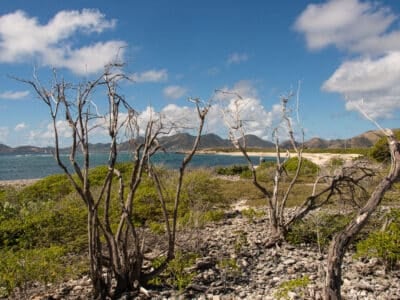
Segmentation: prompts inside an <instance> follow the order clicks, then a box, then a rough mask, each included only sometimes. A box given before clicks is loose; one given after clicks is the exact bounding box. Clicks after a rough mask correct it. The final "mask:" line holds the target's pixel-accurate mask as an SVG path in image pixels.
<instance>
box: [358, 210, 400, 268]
mask: <svg viewBox="0 0 400 300" xmlns="http://www.w3.org/2000/svg"><path fill="white" fill-rule="evenodd" d="M387 218H388V220H389V221H390V224H389V225H388V226H387V228H385V230H375V231H373V232H371V233H370V234H369V236H368V237H367V238H366V239H365V240H362V241H360V242H359V243H357V253H356V257H375V258H378V259H379V260H381V261H382V262H383V263H384V264H385V267H386V268H387V269H389V270H392V269H394V268H395V266H396V264H397V262H398V261H400V248H399V245H400V210H398V209H393V210H392V211H391V212H390V213H389V214H388V215H387Z"/></svg>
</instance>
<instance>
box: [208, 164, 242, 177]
mask: <svg viewBox="0 0 400 300" xmlns="http://www.w3.org/2000/svg"><path fill="white" fill-rule="evenodd" d="M215 171H216V173H217V174H218V175H227V176H234V175H241V174H242V173H243V172H248V171H250V169H249V167H248V166H246V165H244V166H240V165H233V166H229V167H217V168H216V170H215Z"/></svg>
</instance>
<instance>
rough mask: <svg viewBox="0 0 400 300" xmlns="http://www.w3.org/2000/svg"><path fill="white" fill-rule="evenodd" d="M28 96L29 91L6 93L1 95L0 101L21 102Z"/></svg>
mask: <svg viewBox="0 0 400 300" xmlns="http://www.w3.org/2000/svg"><path fill="white" fill-rule="evenodd" d="M28 95H29V91H6V92H3V93H0V99H7V100H19V99H23V98H26V97H27V96H28Z"/></svg>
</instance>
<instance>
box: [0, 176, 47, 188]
mask: <svg viewBox="0 0 400 300" xmlns="http://www.w3.org/2000/svg"><path fill="white" fill-rule="evenodd" d="M38 180H39V179H38V178H36V179H15V180H0V187H1V186H13V187H24V186H27V185H31V184H33V183H35V182H36V181H38Z"/></svg>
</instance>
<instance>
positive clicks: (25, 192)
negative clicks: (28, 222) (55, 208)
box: [18, 174, 72, 202]
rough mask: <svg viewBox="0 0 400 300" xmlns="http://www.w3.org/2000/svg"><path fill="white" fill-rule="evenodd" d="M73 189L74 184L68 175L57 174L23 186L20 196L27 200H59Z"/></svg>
mask: <svg viewBox="0 0 400 300" xmlns="http://www.w3.org/2000/svg"><path fill="white" fill-rule="evenodd" d="M71 191H72V185H71V183H70V182H69V180H68V178H67V176H65V175H61V174H56V175H50V176H47V177H46V178H43V179H41V180H39V181H37V182H35V183H34V184H32V185H29V186H27V187H25V188H23V189H22V190H21V191H20V192H19V195H18V197H19V198H22V199H24V201H25V202H29V201H48V200H59V199H61V198H62V197H63V196H66V195H68V194H69V193H70V192H71Z"/></svg>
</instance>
